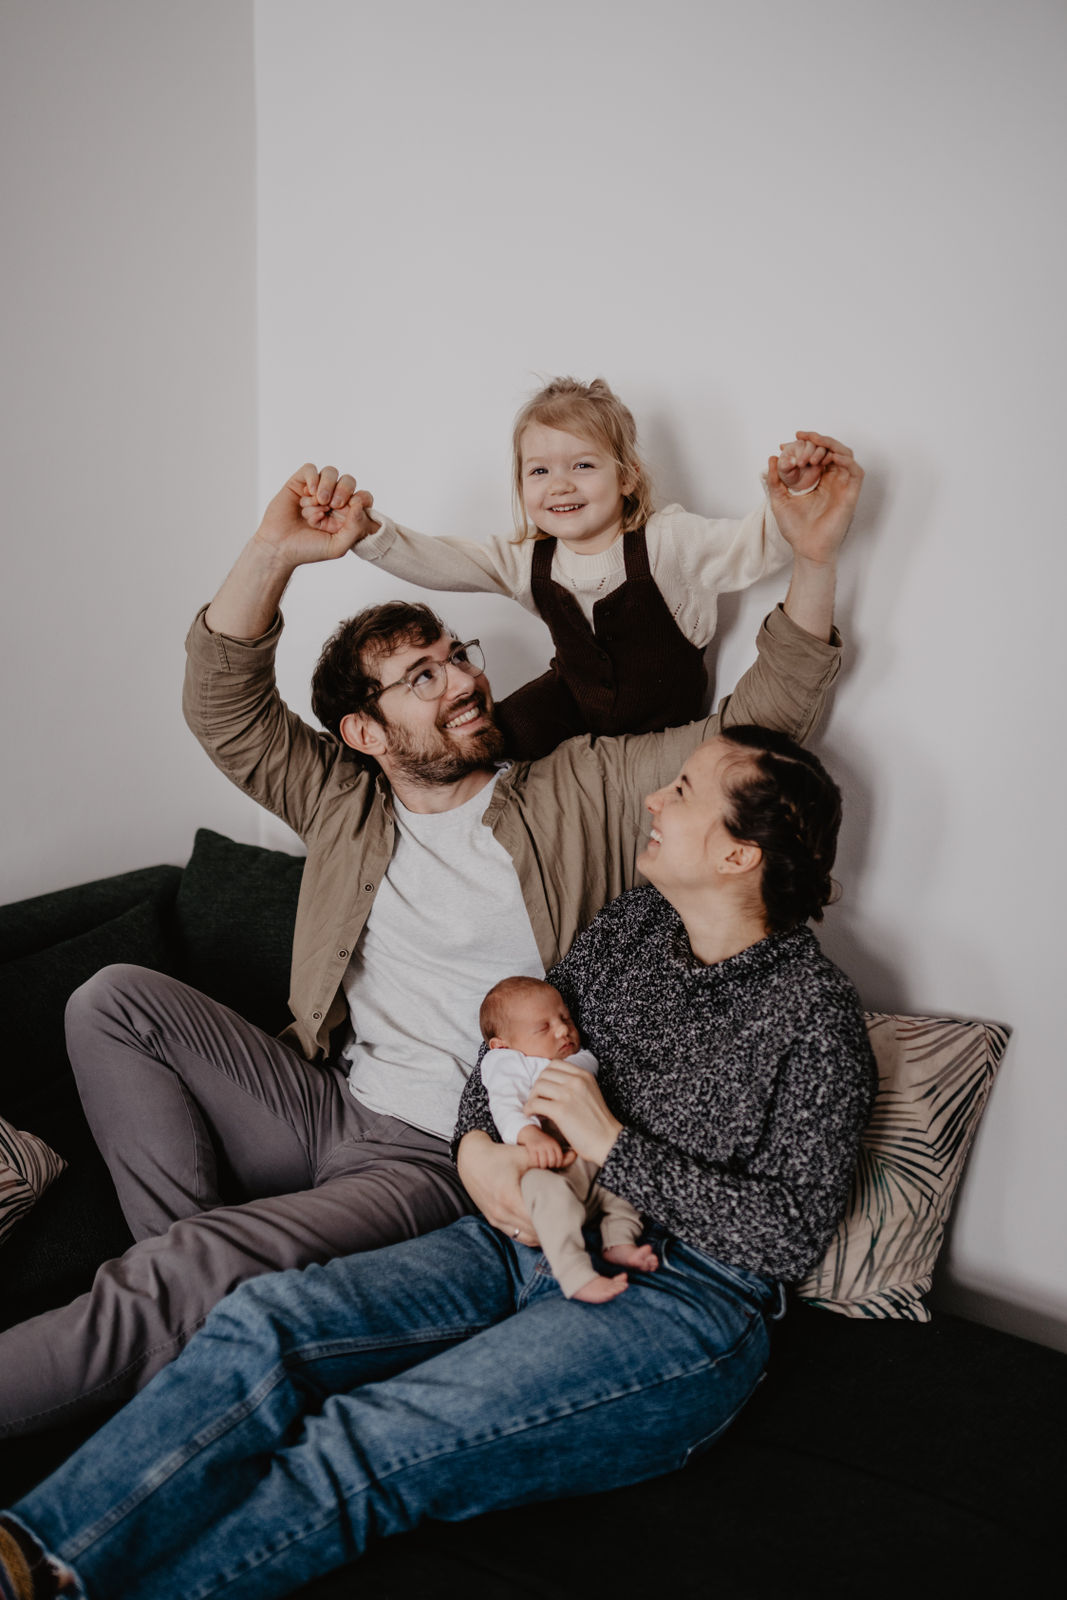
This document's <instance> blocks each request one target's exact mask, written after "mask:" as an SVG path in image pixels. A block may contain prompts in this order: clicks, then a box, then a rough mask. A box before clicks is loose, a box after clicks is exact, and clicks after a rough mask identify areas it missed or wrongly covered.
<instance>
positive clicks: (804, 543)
mask: <svg viewBox="0 0 1067 1600" xmlns="http://www.w3.org/2000/svg"><path fill="white" fill-rule="evenodd" d="M797 440H798V441H799V443H800V445H802V446H804V447H805V452H806V451H807V449H808V448H810V451H811V454H810V455H807V454H806V453H805V457H804V459H805V462H806V465H805V467H804V469H803V471H804V472H809V471H810V470H811V468H812V466H815V465H817V466H818V469H819V475H818V477H817V479H816V480H815V481H816V483H817V487H816V488H815V489H813V490H812V492H811V493H810V494H804V493H801V494H798V493H797V492H796V491H797V489H798V488H800V489H805V488H807V486H808V485H807V483H799V484H798V483H796V482H791V481H787V480H789V479H791V478H794V477H796V476H797V474H796V472H795V471H794V470H793V461H794V459H799V458H794V457H793V456H792V455H791V456H790V466H789V468H788V469H787V474H786V476H785V477H783V475H782V473H781V472H780V471H779V458H778V457H777V456H771V458H770V460H769V461H768V462H767V492H768V494H769V496H770V501H771V507H772V509H773V511H774V520H775V521H776V522H777V524H778V527H779V529H780V531H781V534H782V537H783V539H785V540H786V542H787V543H788V544H790V545H791V546H792V548H793V554H794V555H795V556H796V558H797V560H800V561H810V562H813V563H815V564H816V565H818V566H826V565H827V564H829V563H831V562H833V561H835V560H836V558H837V553H838V551H839V550H840V548H841V545H842V543H843V542H844V538H845V534H846V533H847V532H848V530H849V524H850V523H851V521H852V514H853V512H854V511H855V509H856V501H857V500H858V499H859V495H860V489H861V488H862V487H863V468H862V467H861V466H860V465H859V463H858V461H857V460H856V459H855V457H854V456H853V454H852V451H851V450H850V449H849V448H848V446H847V445H844V444H841V442H840V441H839V440H837V439H831V438H830V437H829V436H828V435H826V434H822V433H798V434H797ZM790 489H792V490H793V491H794V492H793V493H792V494H790V493H789V490H790Z"/></svg>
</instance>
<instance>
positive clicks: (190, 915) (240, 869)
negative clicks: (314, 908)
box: [175, 828, 304, 1033]
mask: <svg viewBox="0 0 1067 1600" xmlns="http://www.w3.org/2000/svg"><path fill="white" fill-rule="evenodd" d="M303 871H304V858H303V856H294V855H289V854H288V853H287V852H286V851H284V850H265V849H263V848H262V847H260V846H259V845H251V844H236V843H235V842H234V840H232V839H227V838H226V837H225V836H224V835H223V834H220V833H213V832H212V831H211V830H210V829H209V828H200V829H199V830H198V832H197V835H196V839H195V841H194V845H193V853H192V856H191V857H190V860H189V864H188V866H187V867H186V869H185V872H184V873H183V875H182V881H181V887H180V889H179V890H178V896H177V900H176V902H175V918H176V925H177V933H178V940H179V948H180V951H181V956H182V962H183V973H182V975H183V977H185V978H186V980H187V981H188V982H189V983H191V984H193V986H194V987H195V988H197V989H202V990H203V992H204V993H205V994H209V995H211V996H212V998H213V999H216V1000H222V1001H224V1002H225V1003H226V1005H228V1006H232V1007H233V1009H234V1010H235V1011H239V1012H240V1013H241V1015H242V1016H243V1017H246V1018H247V1019H248V1020H249V1022H254V1023H256V1024H257V1025H258V1026H259V1027H261V1028H264V1029H265V1030H266V1031H267V1032H268V1033H280V1032H281V1030H282V1029H283V1028H285V1027H287V1026H288V1024H289V1022H290V1021H291V1020H292V1019H291V1017H290V1013H289V1007H288V1004H287V1001H288V996H289V968H290V964H291V961H292V953H293V924H294V923H295V921H296V903H297V899H298V897H299V894H300V880H301V877H302V876H303Z"/></svg>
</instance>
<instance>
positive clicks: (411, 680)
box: [374, 639, 485, 700]
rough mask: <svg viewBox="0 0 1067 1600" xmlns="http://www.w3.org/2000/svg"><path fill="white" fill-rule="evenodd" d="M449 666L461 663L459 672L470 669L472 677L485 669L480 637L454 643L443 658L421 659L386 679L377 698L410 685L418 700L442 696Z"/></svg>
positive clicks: (409, 687) (375, 693)
mask: <svg viewBox="0 0 1067 1600" xmlns="http://www.w3.org/2000/svg"><path fill="white" fill-rule="evenodd" d="M449 667H458V668H459V670H460V672H465V673H467V674H468V676H469V677H471V678H476V677H477V676H478V674H479V673H481V672H484V671H485V656H484V655H483V654H482V647H481V644H480V643H479V641H478V640H477V639H468V640H467V642H466V644H454V645H453V646H452V648H451V650H450V651H449V652H448V656H447V657H446V659H445V660H444V661H420V662H419V664H418V666H417V667H412V668H411V670H410V672H405V674H404V676H403V677H402V678H395V679H394V680H393V682H392V683H385V684H383V685H382V687H381V688H380V689H376V690H375V691H374V698H375V699H376V700H380V699H381V697H382V695H383V694H385V693H386V691H387V690H389V689H410V690H411V692H412V694H413V695H414V696H415V697H416V699H418V700H440V698H441V696H442V695H443V694H444V692H445V684H446V682H447V681H448V669H449Z"/></svg>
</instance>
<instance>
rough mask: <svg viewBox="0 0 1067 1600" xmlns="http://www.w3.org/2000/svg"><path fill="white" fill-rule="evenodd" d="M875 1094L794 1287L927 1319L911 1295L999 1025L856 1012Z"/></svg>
mask: <svg viewBox="0 0 1067 1600" xmlns="http://www.w3.org/2000/svg"><path fill="white" fill-rule="evenodd" d="M866 1019H867V1031H868V1034H869V1035H870V1040H871V1045H872V1047H873V1049H874V1054H875V1058H876V1060H877V1062H878V1094H877V1097H876V1099H875V1104H874V1111H873V1112H872V1114H871V1120H870V1122H869V1123H868V1125H867V1129H866V1131H865V1133H864V1135H863V1139H862V1142H861V1145H860V1154H859V1160H858V1161H857V1164H856V1172H855V1176H854V1178H853V1180H852V1190H851V1193H850V1195H849V1202H848V1208H847V1210H846V1212H845V1215H844V1217H843V1218H842V1220H841V1222H840V1223H839V1225H838V1229H837V1232H836V1234H835V1236H834V1239H833V1242H832V1243H831V1245H830V1248H829V1250H828V1251H827V1252H826V1255H825V1256H824V1257H823V1259H822V1261H821V1262H820V1263H819V1265H818V1266H817V1267H816V1268H815V1270H814V1272H812V1273H811V1274H810V1275H809V1276H808V1277H807V1278H806V1279H805V1280H804V1282H803V1283H802V1284H800V1285H799V1286H798V1291H797V1292H798V1293H799V1295H800V1297H801V1298H802V1299H804V1300H810V1301H812V1302H814V1303H815V1304H817V1305H821V1306H824V1307H826V1308H827V1309H828V1310H831V1311H840V1312H842V1313H843V1314H844V1315H845V1316H849V1317H902V1318H905V1319H906V1320H908V1321H911V1322H929V1320H930V1312H929V1310H928V1309H927V1307H926V1304H925V1302H924V1299H923V1296H924V1295H925V1294H926V1292H927V1291H928V1290H929V1288H930V1283H931V1280H932V1276H933V1270H934V1263H935V1261H936V1260H937V1255H938V1252H939V1250H940V1249H941V1245H942V1242H943V1240H944V1236H945V1225H946V1223H947V1222H948V1216H949V1212H950V1211H951V1209H952V1202H953V1200H954V1199H955V1195H956V1189H957V1187H958V1185H959V1180H960V1175H961V1173H962V1171H963V1164H964V1161H965V1160H966V1158H967V1152H968V1150H969V1149H970V1146H971V1140H972V1139H973V1138H974V1135H975V1131H976V1129H977V1127H978V1121H979V1118H980V1117H981V1115H982V1112H983V1110H984V1108H985V1103H986V1100H987V1099H988V1097H989V1090H990V1087H991V1086H992V1083H993V1078H994V1076H995V1074H996V1070H997V1067H998V1066H999V1065H1000V1060H1001V1057H1002V1056H1003V1054H1004V1049H1005V1046H1006V1045H1007V1042H1008V1033H1007V1029H1005V1028H1000V1027H996V1026H994V1025H992V1024H990V1023H984V1022H953V1021H950V1020H948V1019H946V1018H943V1017H903V1016H890V1015H887V1014H885V1013H883V1012H870V1011H869V1012H867V1014H866Z"/></svg>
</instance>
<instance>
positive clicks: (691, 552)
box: [647, 501, 792, 649]
mask: <svg viewBox="0 0 1067 1600" xmlns="http://www.w3.org/2000/svg"><path fill="white" fill-rule="evenodd" d="M647 538H648V551H649V561H650V565H651V569H652V576H653V577H654V578H655V580H656V583H657V585H658V586H659V589H660V592H661V593H662V594H663V596H664V597H665V599H666V601H667V604H668V606H669V607H670V609H671V614H672V616H673V617H674V620H675V622H676V623H677V624H678V626H679V628H681V630H682V632H683V633H684V634H685V636H686V638H687V639H688V640H690V642H691V643H692V644H695V645H697V646H698V647H699V648H700V649H703V648H704V647H705V645H707V644H708V643H709V641H710V640H711V638H712V635H713V634H714V632H715V624H716V615H717V601H718V597H719V595H721V594H729V593H731V592H732V591H733V590H735V589H747V588H748V587H749V586H750V585H751V584H753V583H756V582H757V581H758V579H760V578H764V577H766V576H767V575H768V573H772V572H778V571H779V570H780V569H781V568H782V567H784V566H785V564H786V562H787V561H788V560H789V559H790V557H791V555H792V551H791V550H790V548H789V546H788V545H787V544H786V542H785V540H784V539H783V538H782V535H781V534H780V533H779V531H778V524H777V523H776V522H775V520H774V515H773V513H772V511H771V508H770V504H769V503H768V502H767V501H764V503H763V504H762V505H761V506H757V508H756V509H755V510H754V511H750V512H749V514H748V515H747V516H746V517H741V518H740V519H735V518H732V517H699V516H696V515H695V514H694V513H693V512H691V511H684V510H683V509H682V507H681V506H666V507H665V508H664V510H662V511H657V512H656V513H655V515H654V516H652V517H650V518H649V522H648V534H647Z"/></svg>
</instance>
